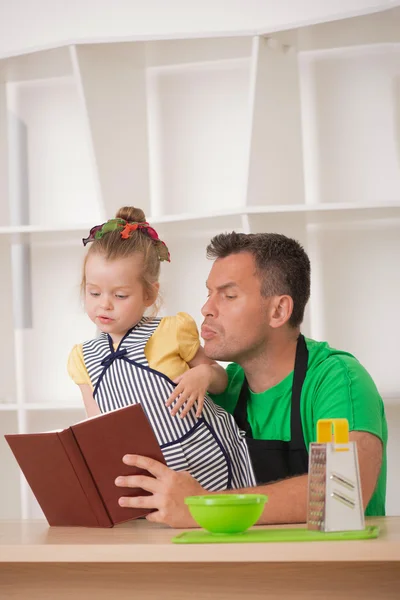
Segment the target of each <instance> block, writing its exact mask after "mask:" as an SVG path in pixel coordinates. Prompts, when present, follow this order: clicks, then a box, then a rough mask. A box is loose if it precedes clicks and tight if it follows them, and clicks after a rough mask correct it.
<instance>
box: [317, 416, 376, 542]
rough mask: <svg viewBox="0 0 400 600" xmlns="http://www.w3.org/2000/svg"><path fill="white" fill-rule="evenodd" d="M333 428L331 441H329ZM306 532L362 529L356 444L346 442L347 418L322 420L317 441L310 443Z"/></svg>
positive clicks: (319, 422) (319, 423) (362, 519)
mask: <svg viewBox="0 0 400 600" xmlns="http://www.w3.org/2000/svg"><path fill="white" fill-rule="evenodd" d="M332 429H333V441H332ZM307 526H308V529H317V530H319V531H350V530H351V531H355V530H360V529H365V521H364V508H363V502H362V495H361V486H360V476H359V467H358V457H357V446H356V443H355V442H350V441H349V424H348V421H347V419H321V420H319V421H318V423H317V442H316V443H312V444H310V453H309V467H308V513H307Z"/></svg>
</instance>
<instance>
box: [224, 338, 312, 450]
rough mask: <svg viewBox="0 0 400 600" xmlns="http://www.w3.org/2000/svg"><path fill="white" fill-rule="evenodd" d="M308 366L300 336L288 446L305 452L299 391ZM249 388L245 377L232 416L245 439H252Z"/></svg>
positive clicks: (303, 342) (303, 341) (294, 374)
mask: <svg viewBox="0 0 400 600" xmlns="http://www.w3.org/2000/svg"><path fill="white" fill-rule="evenodd" d="M307 366H308V349H307V345H306V341H305V339H304V336H303V335H302V334H300V335H299V337H298V339H297V346H296V357H295V362H294V373H293V384H292V398H291V414H290V429H291V441H290V446H291V447H293V448H296V449H304V450H306V451H307V448H306V445H305V442H304V436H303V427H302V424H301V411H300V406H301V390H302V388H303V383H304V380H305V377H306V373H307ZM248 390H249V386H248V383H247V379H246V377H245V378H244V381H243V385H242V388H241V390H240V395H239V399H238V402H237V404H236V407H235V410H234V413H233V416H234V418H235V421H236V423H237V425H238V426H239V427H240V428H241V429H243V430H244V431H245V433H246V437H248V438H252V437H253V432H252V430H251V426H250V423H249V421H248V418H247V404H248V395H249V393H248Z"/></svg>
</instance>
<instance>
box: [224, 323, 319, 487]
mask: <svg viewBox="0 0 400 600" xmlns="http://www.w3.org/2000/svg"><path fill="white" fill-rule="evenodd" d="M307 364H308V350H307V346H306V342H305V339H304V336H303V335H301V334H300V336H299V338H298V340H297V347H296V359H295V363H294V373H293V385H292V400H291V413H290V428H291V436H290V442H283V441H281V440H255V439H254V438H253V432H252V430H251V426H250V423H249V421H248V418H247V403H248V396H249V386H248V384H247V380H246V378H245V380H244V382H243V385H242V389H241V390H240V396H239V400H238V403H237V405H236V408H235V411H234V417H235V421H236V423H237V424H238V425H239V427H240V428H241V429H243V430H244V431H245V433H246V441H247V445H248V448H249V452H250V458H251V460H252V463H253V469H254V473H255V476H256V479H257V483H258V484H261V483H269V482H271V481H277V480H278V479H285V478H287V477H292V476H294V475H303V474H304V473H308V451H307V448H306V445H305V442H304V436H303V427H302V424H301V414H300V399H301V390H302V387H303V382H304V379H305V376H306V372H307Z"/></svg>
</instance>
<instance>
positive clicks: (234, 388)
mask: <svg viewBox="0 0 400 600" xmlns="http://www.w3.org/2000/svg"><path fill="white" fill-rule="evenodd" d="M226 374H227V375H228V385H227V386H226V389H225V391H224V392H222V394H209V396H210V398H211V399H212V400H213V401H214V402H215V404H218V405H219V406H221V407H222V408H224V409H225V410H226V411H227V412H229V413H230V414H233V412H234V410H235V407H236V404H237V401H238V399H239V394H240V390H241V388H242V384H243V381H244V372H243V369H242V368H241V367H239V365H237V364H236V363H231V364H229V365H228V366H227V367H226Z"/></svg>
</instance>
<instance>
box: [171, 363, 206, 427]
mask: <svg viewBox="0 0 400 600" xmlns="http://www.w3.org/2000/svg"><path fill="white" fill-rule="evenodd" d="M212 369H213V368H212V366H211V365H198V366H197V367H193V368H192V369H189V371H186V373H184V374H183V375H180V377H177V378H176V379H174V383H177V384H178V385H177V386H176V388H175V390H174V391H173V392H172V394H171V395H170V397H169V398H168V400H167V402H166V406H171V404H173V402H175V401H176V402H175V404H174V407H173V409H172V410H171V415H172V416H175V415H176V414H177V412H178V411H179V409H180V408H181V406H183V405H184V404H185V405H186V406H185V408H184V409H183V410H182V412H181V413H180V415H179V416H180V418H181V419H183V418H184V417H185V416H186V415H187V414H188V412H189V411H190V409H191V408H192V406H194V405H195V404H197V410H196V417H197V418H198V417H200V416H201V412H202V410H203V404H204V396H205V394H206V393H207V390H208V387H209V385H210V382H211V381H212V378H213V370H212Z"/></svg>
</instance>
